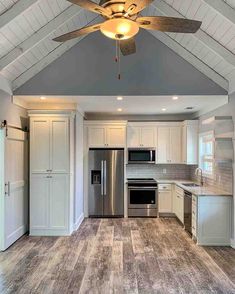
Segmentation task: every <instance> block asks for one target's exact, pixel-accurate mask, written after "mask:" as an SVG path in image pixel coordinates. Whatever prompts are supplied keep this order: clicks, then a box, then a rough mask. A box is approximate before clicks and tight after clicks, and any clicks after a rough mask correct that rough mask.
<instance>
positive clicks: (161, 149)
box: [157, 127, 169, 163]
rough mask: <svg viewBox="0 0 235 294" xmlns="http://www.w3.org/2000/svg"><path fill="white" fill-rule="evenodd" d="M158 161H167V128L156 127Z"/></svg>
mask: <svg viewBox="0 0 235 294" xmlns="http://www.w3.org/2000/svg"><path fill="white" fill-rule="evenodd" d="M157 141H158V145H157V146H158V147H157V155H158V159H157V162H158V163H169V155H168V154H169V128H166V127H160V128H158V140H157Z"/></svg>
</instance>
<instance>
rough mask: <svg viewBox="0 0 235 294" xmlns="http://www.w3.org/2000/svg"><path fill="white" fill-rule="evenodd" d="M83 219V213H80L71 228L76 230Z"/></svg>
mask: <svg viewBox="0 0 235 294" xmlns="http://www.w3.org/2000/svg"><path fill="white" fill-rule="evenodd" d="M83 220H84V213H82V214H81V215H80V216H79V217H78V219H77V220H76V222H75V223H74V225H73V230H74V231H77V230H78V229H79V227H80V225H81V224H82V222H83Z"/></svg>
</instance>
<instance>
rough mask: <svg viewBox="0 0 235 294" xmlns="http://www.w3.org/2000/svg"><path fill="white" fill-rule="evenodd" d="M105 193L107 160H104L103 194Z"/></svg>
mask: <svg viewBox="0 0 235 294" xmlns="http://www.w3.org/2000/svg"><path fill="white" fill-rule="evenodd" d="M106 193H107V161H106V160H104V195H106Z"/></svg>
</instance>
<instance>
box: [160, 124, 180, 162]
mask: <svg viewBox="0 0 235 294" xmlns="http://www.w3.org/2000/svg"><path fill="white" fill-rule="evenodd" d="M181 129H182V128H181V126H177V127H159V128H158V146H157V155H158V157H157V158H158V159H157V163H181V162H182V160H181V153H182V150H181V142H182V130H181Z"/></svg>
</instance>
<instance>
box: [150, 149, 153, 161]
mask: <svg viewBox="0 0 235 294" xmlns="http://www.w3.org/2000/svg"><path fill="white" fill-rule="evenodd" d="M150 161H153V150H151V151H150Z"/></svg>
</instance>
